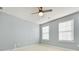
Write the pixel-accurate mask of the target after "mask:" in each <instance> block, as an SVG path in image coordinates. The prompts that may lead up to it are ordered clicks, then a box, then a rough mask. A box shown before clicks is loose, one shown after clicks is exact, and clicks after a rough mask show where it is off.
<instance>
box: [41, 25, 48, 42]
mask: <svg viewBox="0 0 79 59" xmlns="http://www.w3.org/2000/svg"><path fill="white" fill-rule="evenodd" d="M47 26H48V27H49V25H47ZM43 27H46V26H43ZM43 27H42V28H43ZM48 30H49V29H48ZM42 31H43V30H42ZM46 33H48V39H43V34H45V33H43V32H42V40H45V41H48V40H49V31H48V32H46Z"/></svg>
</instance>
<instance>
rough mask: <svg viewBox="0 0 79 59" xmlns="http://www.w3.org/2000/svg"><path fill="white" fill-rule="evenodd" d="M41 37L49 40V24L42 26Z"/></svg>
mask: <svg viewBox="0 0 79 59" xmlns="http://www.w3.org/2000/svg"><path fill="white" fill-rule="evenodd" d="M42 39H43V40H49V26H44V27H42Z"/></svg>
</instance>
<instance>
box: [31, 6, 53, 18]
mask: <svg viewBox="0 0 79 59" xmlns="http://www.w3.org/2000/svg"><path fill="white" fill-rule="evenodd" d="M46 12H52V9H49V10H43V7H38V12H35V13H32V14H38V15H39V16H43V15H44V13H46Z"/></svg>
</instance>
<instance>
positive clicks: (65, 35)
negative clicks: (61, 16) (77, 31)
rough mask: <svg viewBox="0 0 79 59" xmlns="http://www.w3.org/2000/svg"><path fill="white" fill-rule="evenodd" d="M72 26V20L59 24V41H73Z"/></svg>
mask: <svg viewBox="0 0 79 59" xmlns="http://www.w3.org/2000/svg"><path fill="white" fill-rule="evenodd" d="M73 27H74V24H73V20H70V21H66V22H63V23H59V40H65V41H73V40H74V38H73V37H74V30H73V29H74V28H73Z"/></svg>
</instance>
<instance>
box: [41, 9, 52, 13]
mask: <svg viewBox="0 0 79 59" xmlns="http://www.w3.org/2000/svg"><path fill="white" fill-rule="evenodd" d="M52 11H53V10H52V9H49V10H44V11H42V12H44V13H45V12H52Z"/></svg>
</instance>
